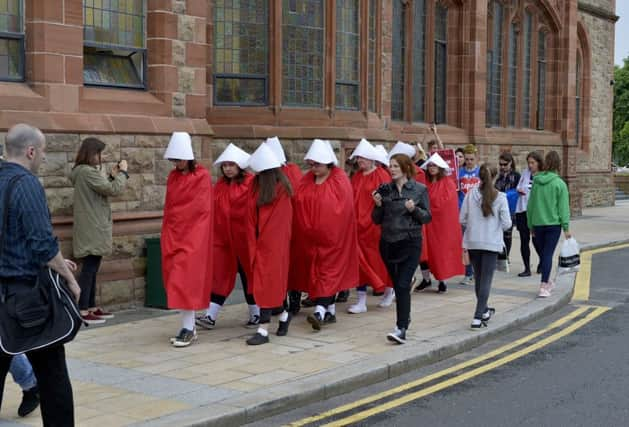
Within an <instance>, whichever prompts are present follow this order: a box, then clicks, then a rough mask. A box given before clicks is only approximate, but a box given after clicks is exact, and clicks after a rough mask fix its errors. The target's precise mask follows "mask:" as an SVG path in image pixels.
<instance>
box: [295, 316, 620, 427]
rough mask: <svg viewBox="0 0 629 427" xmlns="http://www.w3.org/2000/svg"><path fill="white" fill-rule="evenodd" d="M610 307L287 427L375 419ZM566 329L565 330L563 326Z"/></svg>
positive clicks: (505, 360) (502, 362)
mask: <svg viewBox="0 0 629 427" xmlns="http://www.w3.org/2000/svg"><path fill="white" fill-rule="evenodd" d="M608 310H609V308H608V307H592V306H581V307H579V308H577V309H575V310H574V311H572V312H571V313H569V314H568V315H566V316H564V317H562V318H561V319H559V320H556V321H555V322H553V323H551V324H550V325H549V326H547V327H546V328H544V329H541V330H539V331H536V332H534V333H532V334H530V335H527V336H525V337H523V338H520V339H518V340H516V341H514V342H512V343H509V344H506V345H504V346H502V347H499V348H497V349H496V350H493V351H491V352H489V353H487V354H484V355H482V356H479V357H475V358H473V359H470V360H468V361H466V362H463V363H459V364H457V365H455V366H452V367H450V368H447V369H444V370H442V371H439V372H436V373H434V374H431V375H428V376H426V377H423V378H420V379H418V380H415V381H412V382H409V383H406V384H403V385H401V386H399V387H395V388H392V389H390V390H386V391H384V392H381V393H378V394H374V395H372V396H369V397H366V398H364V399H360V400H357V401H355V402H352V403H349V404H346V405H342V406H339V407H337V408H334V409H332V410H329V411H326V412H323V413H321V414H319V415H316V416H312V417H308V418H304V419H302V420H299V421H296V422H293V423H290V424H289V426H291V427H300V426H306V425H310V424H314V423H316V424H317V425H325V426H346V425H349V424H352V423H356V422H358V421H361V420H364V419H366V418H369V417H371V416H374V415H376V414H379V413H382V412H385V411H388V410H391V409H393V408H396V407H398V406H401V405H404V404H406V403H409V402H411V401H413V400H416V399H420V398H422V397H425V396H428V395H430V394H432V393H436V392H438V391H441V390H443V389H446V388H448V387H451V386H453V385H456V384H459V383H462V382H463V381H466V380H469V379H471V378H474V377H476V376H478V375H481V374H483V373H485V372H488V371H490V370H492V369H496V368H498V367H500V366H502V365H505V364H507V363H509V362H512V361H514V360H516V359H519V358H521V357H523V356H525V355H527V354H529V353H531V352H533V351H536V350H539V349H540V348H543V347H545V346H547V345H548V344H551V343H553V342H555V341H557V340H559V339H561V338H563V337H565V336H566V335H569V334H571V333H572V332H574V331H576V330H577V329H579V328H581V327H582V326H584V325H586V324H587V323H589V322H591V321H592V320H594V319H596V318H597V317H599V316H600V315H601V314H603V313H605V312H606V311H608ZM588 311H589V313H587V314H586V315H584V313H586V312H588ZM582 315H584V316H583V317H582V318H581V319H579V320H576V321H574V322H573V323H570V324H568V323H569V322H571V321H573V320H574V319H576V318H578V317H580V316H582ZM564 326H565V327H564ZM555 329H559V330H558V331H557V332H555V333H553V334H551V335H549V336H547V337H545V338H543V339H540V340H539V341H536V342H534V343H532V344H531V345H529V346H527V347H525V348H523V349H521V350H518V351H515V352H512V353H509V354H507V355H505V356H503V357H500V358H498V359H496V360H494V361H491V362H489V363H487V364H485V365H482V366H479V367H477V368H474V369H472V370H469V371H466V372H463V373H461V374H459V375H457V376H454V377H452V378H449V379H446V380H444V381H441V382H439V383H436V384H434V385H431V386H428V387H426V388H423V389H420V390H418V391H415V392H411V393H409V394H407V395H404V396H401V397H398V398H395V399H393V400H390V401H386V402H383V403H381V404H378V405H377V406H375V407H373V408H370V409H366V410H364V411H360V412H357V413H354V414H351V415H348V416H346V417H344V418H341V419H336V420H334V421H331V422H329V423H327V424H321V422H325V420H327V419H329V418H333V417H338V416H342V414H343V413H346V412H349V411H353V410H356V409H359V408H360V407H362V406H365V405H369V404H371V403H374V402H377V401H379V400H383V399H386V398H387V397H390V396H394V395H396V394H399V393H401V392H404V391H407V390H410V389H413V388H416V387H418V386H421V385H422V384H426V383H428V382H431V381H434V380H437V379H439V378H442V377H445V376H449V375H451V374H454V373H456V372H458V371H461V370H463V369H466V368H469V367H472V366H474V365H478V364H480V363H481V362H484V361H487V360H489V359H494V358H496V357H498V356H500V355H501V354H503V353H507V352H510V351H511V350H513V349H516V348H517V347H520V346H522V345H524V344H526V343H528V342H529V341H532V340H534V339H536V338H538V337H540V336H543V335H545V334H548V333H549V332H551V331H553V330H555Z"/></svg>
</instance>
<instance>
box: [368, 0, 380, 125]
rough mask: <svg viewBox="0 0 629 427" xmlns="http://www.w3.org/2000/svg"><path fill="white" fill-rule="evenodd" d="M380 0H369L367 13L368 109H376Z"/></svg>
mask: <svg viewBox="0 0 629 427" xmlns="http://www.w3.org/2000/svg"><path fill="white" fill-rule="evenodd" d="M379 5H380V0H369V10H368V11H367V14H368V16H369V28H368V30H367V38H368V40H367V44H368V46H367V48H368V55H369V58H368V60H367V61H368V70H367V74H368V76H367V97H368V102H367V109H368V110H369V111H373V112H375V111H376V74H377V72H378V69H379V67H378V62H377V60H376V55H377V48H378V44H377V43H378V27H377V22H378V16H379V13H378V6H379Z"/></svg>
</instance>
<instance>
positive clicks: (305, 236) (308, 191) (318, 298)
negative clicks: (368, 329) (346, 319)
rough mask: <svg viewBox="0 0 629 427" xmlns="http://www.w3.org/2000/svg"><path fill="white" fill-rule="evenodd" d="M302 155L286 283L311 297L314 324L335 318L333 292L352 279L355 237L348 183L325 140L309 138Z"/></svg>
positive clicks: (317, 326) (353, 283) (354, 279)
mask: <svg viewBox="0 0 629 427" xmlns="http://www.w3.org/2000/svg"><path fill="white" fill-rule="evenodd" d="M305 160H306V161H307V163H308V165H309V166H310V172H308V173H306V175H304V177H303V178H302V179H301V182H300V184H299V187H298V188H297V191H296V192H295V197H294V204H293V205H294V209H295V214H294V217H293V218H294V226H293V249H292V250H291V270H290V282H289V283H290V284H289V286H290V288H291V289H293V290H299V291H306V292H308V295H309V297H310V298H311V299H312V300H313V301H314V302H315V304H316V307H315V312H314V313H313V314H310V315H309V316H308V322H309V323H310V324H311V325H312V328H313V329H314V330H320V329H321V326H322V324H324V323H333V322H336V307H335V305H334V302H335V295H336V294H337V293H338V292H340V291H343V290H346V289H350V288H351V287H353V286H356V283H358V241H357V237H356V217H355V216H354V204H353V201H352V186H351V184H350V181H349V179H348V178H347V175H345V172H344V171H343V170H342V169H340V168H338V167H337V166H336V163H338V161H337V159H336V156H335V155H334V151H333V150H332V147H331V146H330V145H329V142H327V141H322V140H318V139H316V140H314V141H313V143H312V145H311V147H310V149H309V150H308V153H307V154H306V157H305Z"/></svg>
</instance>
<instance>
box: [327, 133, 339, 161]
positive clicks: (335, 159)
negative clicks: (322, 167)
mask: <svg viewBox="0 0 629 427" xmlns="http://www.w3.org/2000/svg"><path fill="white" fill-rule="evenodd" d="M325 145H327V147H328V150H330V155H331V156H332V159H333V160H332V163H334V165H335V166H338V165H339V160H338V159H337V158H336V154H334V148H332V144H331V143H330V141H328V140H327V139H326V140H325Z"/></svg>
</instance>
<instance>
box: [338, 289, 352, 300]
mask: <svg viewBox="0 0 629 427" xmlns="http://www.w3.org/2000/svg"><path fill="white" fill-rule="evenodd" d="M348 298H349V290H346V291H341V292H339V293H338V295H337V296H336V302H347V299H348Z"/></svg>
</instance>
